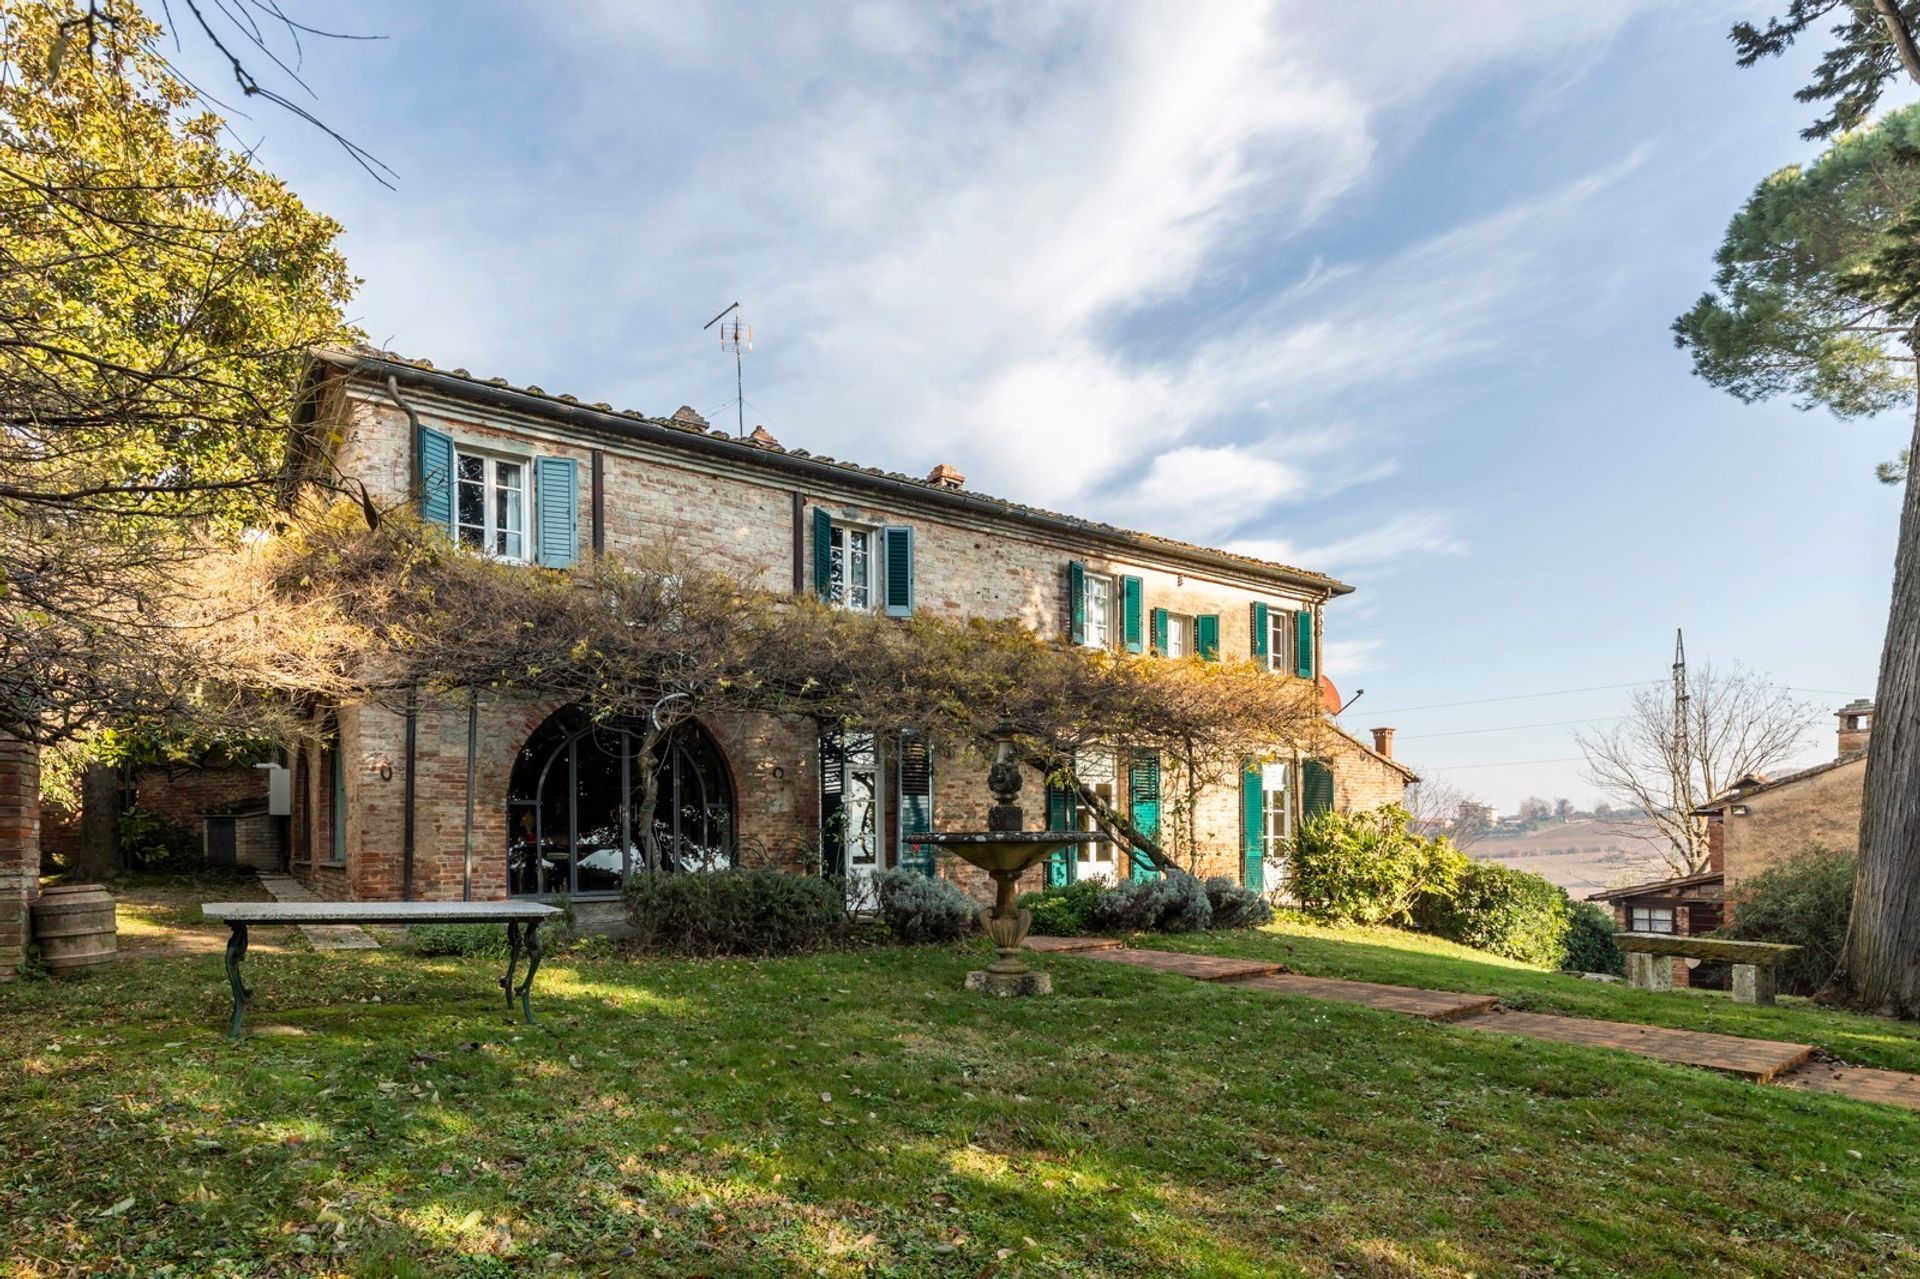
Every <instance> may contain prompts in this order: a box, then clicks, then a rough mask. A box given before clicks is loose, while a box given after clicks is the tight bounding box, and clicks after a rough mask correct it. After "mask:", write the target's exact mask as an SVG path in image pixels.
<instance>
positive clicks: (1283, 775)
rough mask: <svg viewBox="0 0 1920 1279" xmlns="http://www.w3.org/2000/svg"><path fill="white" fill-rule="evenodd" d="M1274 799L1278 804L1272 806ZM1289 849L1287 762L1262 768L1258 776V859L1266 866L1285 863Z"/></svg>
mask: <svg viewBox="0 0 1920 1279" xmlns="http://www.w3.org/2000/svg"><path fill="white" fill-rule="evenodd" d="M1276 782H1277V783H1278V786H1277V787H1276V785H1275V783H1276ZM1276 796H1278V797H1279V802H1278V803H1277V804H1276V803H1275V802H1274V801H1275V797H1276ZM1276 809H1277V810H1278V811H1277V812H1276ZM1292 846H1293V765H1292V764H1291V763H1287V762H1282V763H1277V764H1266V765H1263V766H1262V767H1261V776H1260V856H1261V858H1262V860H1264V861H1266V862H1268V863H1269V864H1278V863H1281V862H1284V861H1286V860H1287V853H1288V851H1289V850H1290V849H1291V848H1292Z"/></svg>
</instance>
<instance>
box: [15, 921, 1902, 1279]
mask: <svg viewBox="0 0 1920 1279" xmlns="http://www.w3.org/2000/svg"><path fill="white" fill-rule="evenodd" d="M1396 940H1398V939H1396V938H1378V939H1370V940H1365V941H1352V940H1342V939H1341V938H1338V937H1336V936H1333V935H1309V934H1308V933H1305V932H1301V931H1298V930H1296V929H1292V928H1291V927H1290V928H1289V931H1287V932H1276V933H1273V934H1270V935H1264V936H1259V937H1242V938H1233V939H1230V940H1229V939H1222V938H1212V939H1203V940H1198V941H1196V940H1189V941H1187V942H1186V943H1183V944H1188V945H1205V946H1208V947H1218V948H1222V949H1231V948H1235V947H1242V946H1244V947H1256V948H1257V947H1262V946H1271V947H1276V948H1283V947H1287V946H1292V947H1293V951H1292V954H1291V958H1290V959H1289V962H1296V961H1298V964H1299V966H1301V967H1306V966H1307V964H1308V960H1309V957H1311V959H1312V961H1313V962H1314V963H1315V964H1318V965H1321V966H1323V968H1324V970H1326V971H1332V970H1333V967H1334V966H1336V965H1337V964H1338V963H1340V962H1342V961H1341V960H1340V959H1339V956H1341V955H1343V954H1346V953H1347V952H1348V951H1349V950H1351V951H1352V952H1353V954H1354V956H1357V958H1353V959H1352V960H1351V962H1352V963H1354V964H1357V965H1365V964H1371V965H1374V966H1376V967H1381V968H1384V967H1387V966H1389V959H1388V952H1404V958H1403V959H1401V960H1400V961H1398V962H1400V963H1402V964H1403V965H1406V966H1409V968H1410V970H1421V971H1433V972H1439V971H1441V970H1442V969H1444V968H1445V966H1446V965H1447V964H1452V965H1454V966H1455V967H1456V968H1457V967H1459V966H1460V964H1461V962H1462V961H1461V959H1460V957H1459V956H1458V955H1448V954H1442V953H1437V952H1433V953H1430V952H1428V951H1427V950H1425V949H1422V948H1420V947H1418V946H1396V945H1394V944H1393V943H1394V942H1395V941H1396ZM1375 951H1378V952H1380V953H1379V954H1374V953H1373V952H1375ZM984 955H985V951H984V950H983V949H973V948H967V947H959V948H945V947H914V948H890V947H876V948H871V949H866V950H859V951H849V952H844V953H836V954H831V955H823V956H816V957H810V958H801V959H783V960H770V961H762V962H746V961H710V962H685V961H650V960H643V961H630V960H623V959H618V958H614V959H584V958H578V957H561V958H559V959H556V960H553V961H551V962H550V963H549V964H548V966H547V967H545V968H543V969H542V971H541V974H540V979H539V983H538V989H537V991H536V999H535V1011H536V1013H537V1014H539V1015H540V1016H541V1018H542V1024H541V1025H540V1026H538V1027H532V1028H529V1027H525V1026H522V1025H520V1024H518V1023H517V1022H516V1021H514V1020H512V1019H510V1018H509V1017H508V1016H507V1013H506V1010H505V1008H504V1006H503V1004H502V1002H501V1000H500V997H499V994H498V991H497V988H496V987H495V986H494V985H493V982H494V979H495V977H496V976H497V973H498V966H497V965H495V964H493V963H491V962H488V961H485V960H477V959H430V958H423V957H420V956H416V955H412V954H407V953H400V952H395V951H383V952H377V953H367V952H356V953H350V954H313V953H299V952H293V951H289V952H286V953H280V954H271V955H263V956H260V957H259V959H258V962H252V961H250V967H251V968H252V970H253V972H252V979H253V982H254V985H255V987H256V991H257V995H256V1012H255V1014H254V1017H253V1020H252V1024H253V1026H254V1027H255V1033H254V1034H253V1035H252V1037H250V1038H248V1039H246V1040H244V1041H241V1042H239V1043H229V1042H227V1041H226V1040H225V1038H224V1037H223V1034H222V1030H223V1028H224V1023H225V1019H226V1010H227V1001H226V994H225V989H226V988H225V980H224V977H223V975H222V973H221V966H220V961H219V959H218V958H217V957H215V956H191V957H181V958H163V959H152V960H144V961H139V962H129V963H123V964H120V965H117V966H115V967H114V968H112V969H109V970H106V971H104V972H101V973H99V974H96V975H95V976H92V977H90V978H87V979H83V980H78V981H72V982H33V983H19V984H15V985H13V986H10V987H0V1061H4V1062H7V1063H9V1064H8V1065H7V1066H6V1067H5V1068H4V1069H3V1070H0V1221H4V1222H5V1223H6V1229H5V1230H4V1232H0V1274H4V1275H7V1276H10V1277H14V1279H17V1277H21V1276H36V1277H37V1276H42V1275H55V1274H61V1275H65V1274H72V1273H85V1274H128V1275H141V1276H166V1275H175V1276H186V1275H193V1276H201V1275H214V1276H220V1275H265V1274H275V1275H280V1274H315V1275H347V1276H375V1275H380V1276H387V1275H394V1276H440V1275H446V1276H469V1277H472V1276H506V1275H519V1274H541V1275H545V1274H552V1275H575V1274H656V1275H673V1276H697V1275H716V1276H717V1275H734V1274H766V1275H776V1274H795V1273H804V1274H828V1275H956V1276H969V1277H972V1276H986V1275H1002V1276H1016V1275H1034V1276H1038V1275H1074V1276H1123V1275H1124V1276H1161V1275H1221V1276H1253V1275H1275V1274H1280V1275H1293V1274H1306V1275H1335V1274H1339V1275H1435V1276H1465V1275H1469V1274H1477V1275H1481V1276H1486V1275H1494V1274H1500V1275H1508V1274H1518V1275H1603V1274H1637V1275H1674V1276H1681V1275H1685V1276H1698V1275H1761V1276H1783V1277H1784V1276H1792V1275H1842V1274H1845V1275H1853V1274H1896V1273H1909V1274H1910V1273H1914V1272H1915V1270H1916V1269H1920V1245H1916V1242H1915V1240H1916V1239H1917V1238H1920V1208H1917V1207H1916V1204H1920V1115H1912V1114H1908V1113H1904V1112H1896V1111H1889V1110H1883V1109H1879V1108H1873V1107H1868V1106H1865V1105H1861V1104H1858V1103H1850V1102H1846V1101H1843V1100H1839V1099H1835V1098H1830V1097H1825V1096H1819V1095H1813V1094H1803V1093H1796V1092H1789V1091H1785V1090H1776V1089H1765V1088H1758V1087H1754V1086H1751V1085H1747V1084H1743V1083H1739V1082H1736V1081H1733V1080H1730V1079H1725V1078H1721V1077H1719V1076H1716V1075H1712V1074H1708V1073H1705V1072H1698V1071H1688V1070H1684V1069H1681V1068H1678V1067H1666V1066H1662V1065H1659V1064H1657V1063H1650V1062H1643V1061H1639V1060H1637V1059H1631V1058H1626V1057H1622V1056H1619V1055H1615V1054H1611V1053H1605V1052H1601V1051H1596V1050H1586V1049H1579V1048H1573V1047H1564V1046H1558V1045H1550V1044H1532V1043H1521V1042H1519V1041H1514V1040H1510V1039H1507V1038H1504V1037H1498V1036H1487V1035H1478V1034H1474V1033H1472V1032H1469V1031H1464V1030H1458V1029H1448V1028H1445V1027H1435V1026H1429V1025H1427V1024H1425V1023H1422V1022H1418V1021H1415V1020H1412V1019H1408V1018H1403V1017H1395V1016H1392V1015H1389V1014H1382V1013H1374V1012H1370V1011H1367V1010H1363V1009H1354V1008H1346V1007H1341V1006H1334V1005H1326V1004H1318V1003H1313V1002H1310V1001H1305V1000H1295V999H1284V998H1278V997H1275V996H1272V995H1269V994H1263V993H1261V992H1255V991H1245V990H1234V989H1224V988H1218V987H1208V986H1204V985H1201V984H1198V983H1193V982H1189V981H1185V980H1182V979H1178V978H1172V977H1164V976H1159V975H1155V974H1150V973H1144V972H1139V971H1135V970H1132V969H1125V968H1121V967H1119V966H1116V965H1102V964H1100V963H1098V962H1095V961H1090V960H1084V959H1081V960H1076V959H1073V958H1071V957H1067V956H1058V957H1051V958H1049V959H1047V960H1046V961H1045V964H1046V967H1048V968H1049V969H1050V970H1051V971H1052V972H1053V973H1054V975H1055V980H1056V983H1057V985H1058V988H1059V991H1060V993H1059V994H1058V995H1056V996H1055V997H1054V998H1052V999H1045V1000H1029V1001H1015V1002H1009V1003H988V1002H985V1001H983V1000H982V999H981V998H979V997H978V996H973V995H969V994H967V993H965V992H963V991H961V990H960V989H959V985H960V981H961V978H962V976H963V974H964V972H965V971H966V969H967V968H969V967H976V966H978V965H979V964H980V962H981V960H982V958H983V957H984ZM1464 975H1465V974H1464V973H1463V974H1462V976H1463V979H1464ZM1402 976H1406V977H1409V978H1410V977H1411V976H1412V971H1409V972H1406V973H1403V974H1402ZM1505 980H1508V981H1510V982H1513V983H1515V986H1514V988H1515V989H1525V988H1526V986H1525V983H1524V980H1523V977H1522V975H1521V974H1517V973H1516V974H1513V975H1511V976H1510V977H1507V978H1505ZM490 992H491V993H490ZM1619 993H1620V992H1616V991H1611V990H1609V991H1605V992H1601V994H1599V995H1596V996H1594V997H1595V998H1604V997H1608V996H1618V995H1619ZM1675 1002H1676V1003H1679V1002H1684V1001H1683V1000H1680V999H1676V1000H1675ZM1803 1015H1804V1016H1806V1017H1810V1018H1811V1017H1817V1016H1820V1015H1821V1014H1817V1013H1812V1012H1807V1013H1804V1014H1803Z"/></svg>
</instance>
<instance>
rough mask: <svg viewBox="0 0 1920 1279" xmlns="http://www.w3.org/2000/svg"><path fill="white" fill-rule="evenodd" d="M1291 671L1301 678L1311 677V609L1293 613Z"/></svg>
mask: <svg viewBox="0 0 1920 1279" xmlns="http://www.w3.org/2000/svg"><path fill="white" fill-rule="evenodd" d="M1293 653H1294V662H1293V673H1294V674H1295V675H1298V676H1299V677H1300V678H1301V679H1312V678H1313V611H1312V610H1311V609H1305V608H1303V609H1301V610H1300V611H1299V612H1297V613H1295V614H1294V615H1293Z"/></svg>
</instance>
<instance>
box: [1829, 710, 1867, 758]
mask: <svg viewBox="0 0 1920 1279" xmlns="http://www.w3.org/2000/svg"><path fill="white" fill-rule="evenodd" d="M1834 716H1835V718H1837V719H1838V720H1839V721H1840V753H1841V754H1842V755H1851V754H1853V753H1854V752H1855V751H1863V750H1865V749H1866V748H1867V739H1868V738H1869V737H1871V736H1872V735H1873V703H1872V702H1870V701H1868V700H1867V699H1866V698H1864V697H1856V698H1854V699H1853V700H1852V701H1851V702H1848V703H1847V704H1846V705H1845V706H1842V707H1841V708H1840V709H1839V710H1837V711H1835V712H1834Z"/></svg>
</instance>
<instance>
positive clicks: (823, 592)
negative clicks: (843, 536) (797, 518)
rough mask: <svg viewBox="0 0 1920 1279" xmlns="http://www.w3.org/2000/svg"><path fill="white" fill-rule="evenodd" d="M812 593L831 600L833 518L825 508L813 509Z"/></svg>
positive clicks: (817, 507)
mask: <svg viewBox="0 0 1920 1279" xmlns="http://www.w3.org/2000/svg"><path fill="white" fill-rule="evenodd" d="M813 593H814V594H815V595H817V596H819V597H820V598H821V599H823V600H827V601H831V600H832V599H833V516H831V515H829V514H827V508H826V507H824V506H816V507H814V508H813Z"/></svg>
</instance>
